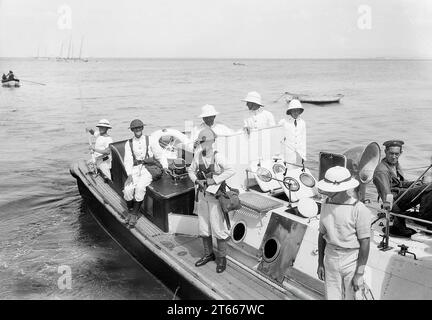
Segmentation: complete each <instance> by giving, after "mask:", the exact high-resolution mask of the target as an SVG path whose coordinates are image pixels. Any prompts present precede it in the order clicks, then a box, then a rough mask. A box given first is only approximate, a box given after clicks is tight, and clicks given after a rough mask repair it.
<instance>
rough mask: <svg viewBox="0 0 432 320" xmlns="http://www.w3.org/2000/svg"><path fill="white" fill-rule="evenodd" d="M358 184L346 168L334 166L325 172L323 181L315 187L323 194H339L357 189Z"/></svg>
mask: <svg viewBox="0 0 432 320" xmlns="http://www.w3.org/2000/svg"><path fill="white" fill-rule="evenodd" d="M359 184H360V183H359V182H358V181H357V180H356V179H354V178H353V177H352V176H351V173H350V172H349V170H348V169H347V168H345V167H341V166H335V167H331V168H330V169H328V170H327V171H326V173H325V175H324V179H322V180H320V181H318V184H317V187H318V189H319V190H321V191H325V192H341V191H346V190H350V189H354V188H357V187H358V185H359Z"/></svg>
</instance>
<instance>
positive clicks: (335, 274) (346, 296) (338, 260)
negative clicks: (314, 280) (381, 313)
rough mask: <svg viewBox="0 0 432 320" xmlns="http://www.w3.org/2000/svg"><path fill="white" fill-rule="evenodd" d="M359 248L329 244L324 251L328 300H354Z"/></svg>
mask: <svg viewBox="0 0 432 320" xmlns="http://www.w3.org/2000/svg"><path fill="white" fill-rule="evenodd" d="M358 254H359V249H343V248H339V247H336V246H333V245H331V244H327V245H326V247H325V252H324V268H325V295H326V299H327V300H354V299H355V291H354V288H353V286H352V283H351V281H352V279H353V277H354V274H355V270H356V266H357V259H358Z"/></svg>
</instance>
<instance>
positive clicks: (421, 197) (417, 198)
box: [373, 140, 432, 237]
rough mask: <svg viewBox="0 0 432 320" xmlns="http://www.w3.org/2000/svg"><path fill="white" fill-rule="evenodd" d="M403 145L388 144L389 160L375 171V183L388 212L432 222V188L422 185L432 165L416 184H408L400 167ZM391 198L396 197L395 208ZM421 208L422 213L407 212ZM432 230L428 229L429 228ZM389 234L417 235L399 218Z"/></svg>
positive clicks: (399, 142) (431, 186)
mask: <svg viewBox="0 0 432 320" xmlns="http://www.w3.org/2000/svg"><path fill="white" fill-rule="evenodd" d="M403 144H404V142H403V141H401V140H389V141H386V142H384V147H385V155H386V156H385V158H384V159H382V160H381V162H380V164H379V165H378V166H377V167H376V169H375V172H374V178H373V183H374V184H375V186H376V188H377V191H378V194H379V197H380V198H381V199H382V201H383V208H384V209H385V210H391V211H392V212H393V213H404V214H410V215H412V216H413V217H415V218H419V219H423V220H427V221H432V185H430V184H429V185H427V184H424V183H423V182H421V178H422V177H423V176H424V175H425V174H426V172H427V171H428V170H429V169H430V168H431V167H432V165H430V166H429V167H428V169H427V170H426V171H425V172H424V173H423V174H422V175H421V176H420V177H419V178H418V179H417V180H416V181H406V180H405V178H404V174H403V172H402V169H401V167H400V165H399V157H400V156H401V154H402V145H403ZM387 195H393V198H394V199H395V201H394V203H393V205H391V203H390V202H389V201H387V198H388V197H387ZM418 204H420V210H419V212H416V213H411V212H409V213H408V212H405V211H407V210H408V209H410V208H413V207H415V206H417V205H418ZM431 226H432V225H428V228H430V227H431ZM389 231H390V234H392V235H397V236H403V237H410V236H411V235H412V234H414V233H415V231H414V230H413V229H410V228H407V227H406V225H405V219H404V218H400V217H396V216H395V217H394V220H393V226H391V227H390V228H389Z"/></svg>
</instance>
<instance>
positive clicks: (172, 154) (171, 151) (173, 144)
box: [150, 129, 193, 159]
mask: <svg viewBox="0 0 432 320" xmlns="http://www.w3.org/2000/svg"><path fill="white" fill-rule="evenodd" d="M163 137H171V139H169V140H168V142H166V143H165V145H164V146H162V145H161V141H160V140H161V138H163ZM173 138H174V139H173ZM150 140H151V141H152V142H153V145H152V147H153V148H154V151H155V152H158V153H162V154H164V155H165V156H166V157H167V159H176V158H178V152H177V151H178V149H183V150H185V151H188V152H193V141H191V140H190V139H189V138H188V137H187V136H186V135H185V134H183V133H181V132H180V131H178V130H175V129H161V130H157V131H155V132H153V133H152V134H151V135H150Z"/></svg>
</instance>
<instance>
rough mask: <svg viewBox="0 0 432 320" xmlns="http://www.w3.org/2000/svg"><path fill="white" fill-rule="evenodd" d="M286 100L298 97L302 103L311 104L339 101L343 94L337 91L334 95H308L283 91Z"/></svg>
mask: <svg viewBox="0 0 432 320" xmlns="http://www.w3.org/2000/svg"><path fill="white" fill-rule="evenodd" d="M285 94H286V100H287V101H288V102H289V101H291V100H293V99H298V100H300V102H303V103H311V104H329V103H339V102H340V100H341V99H342V97H343V94H341V93H338V94H335V95H319V94H318V95H308V94H296V93H290V92H285Z"/></svg>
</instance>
